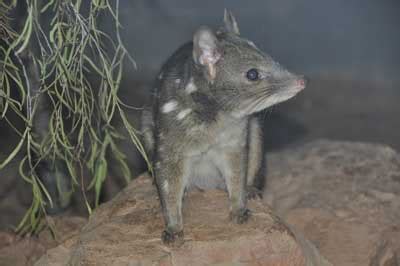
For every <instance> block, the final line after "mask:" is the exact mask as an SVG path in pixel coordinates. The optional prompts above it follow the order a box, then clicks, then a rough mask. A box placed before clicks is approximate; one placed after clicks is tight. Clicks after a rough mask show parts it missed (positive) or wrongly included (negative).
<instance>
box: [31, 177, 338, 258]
mask: <svg viewBox="0 0 400 266" xmlns="http://www.w3.org/2000/svg"><path fill="white" fill-rule="evenodd" d="M249 207H250V209H251V210H252V216H251V218H250V220H249V222H248V223H246V224H244V225H236V224H233V223H231V222H230V221H229V219H228V216H229V214H228V212H229V206H228V200H227V195H226V193H225V192H222V191H206V192H200V191H194V192H191V193H189V195H188V197H187V198H186V199H185V202H184V210H183V211H184V221H185V242H184V244H183V245H182V246H181V247H167V246H165V245H163V244H162V243H161V240H160V236H161V232H162V230H163V221H162V216H161V211H160V206H159V201H158V198H157V193H156V189H155V187H154V186H153V185H152V181H151V180H150V179H149V178H148V177H145V176H142V177H139V178H138V179H136V180H135V181H133V182H131V184H130V185H129V186H128V187H127V188H125V189H124V190H123V191H122V192H121V193H119V194H118V195H117V196H116V197H115V198H114V199H113V200H111V201H110V202H107V203H105V204H103V205H101V206H100V207H99V208H98V209H97V210H96V211H95V212H94V213H93V214H92V216H91V217H90V220H89V222H88V223H87V224H86V225H85V226H84V227H83V229H82V230H81V232H80V234H79V236H78V237H75V238H74V239H70V240H69V241H66V242H64V243H62V244H61V245H59V246H58V247H56V248H54V249H50V250H48V251H47V252H46V254H45V255H44V256H43V257H42V258H41V259H40V260H39V261H38V262H37V263H36V264H35V265H69V264H71V265H174V266H177V265H282V266H283V265H331V264H329V263H328V262H327V261H326V260H325V259H324V258H322V257H321V256H320V255H319V253H318V251H317V250H316V248H315V247H314V246H313V245H312V244H311V243H310V242H309V241H308V240H306V239H305V238H304V237H303V236H302V235H301V234H299V233H297V232H295V231H293V230H291V229H290V228H289V227H288V226H287V225H286V224H285V223H284V222H282V221H281V220H280V219H279V218H278V217H277V216H275V215H274V214H273V213H272V212H271V210H270V208H269V207H268V206H267V205H265V204H263V203H262V202H261V201H251V202H250V203H249Z"/></svg>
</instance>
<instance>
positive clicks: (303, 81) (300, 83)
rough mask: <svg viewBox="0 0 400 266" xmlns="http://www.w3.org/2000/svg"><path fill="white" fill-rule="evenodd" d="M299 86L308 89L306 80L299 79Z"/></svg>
mask: <svg viewBox="0 0 400 266" xmlns="http://www.w3.org/2000/svg"><path fill="white" fill-rule="evenodd" d="M297 86H299V87H302V88H305V87H306V82H305V80H304V79H298V80H297Z"/></svg>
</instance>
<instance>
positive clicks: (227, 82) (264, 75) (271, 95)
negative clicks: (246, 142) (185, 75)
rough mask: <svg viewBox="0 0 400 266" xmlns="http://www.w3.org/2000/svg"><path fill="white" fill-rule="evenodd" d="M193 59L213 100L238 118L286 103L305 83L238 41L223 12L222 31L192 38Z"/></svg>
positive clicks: (235, 28)
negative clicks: (205, 81)
mask: <svg viewBox="0 0 400 266" xmlns="http://www.w3.org/2000/svg"><path fill="white" fill-rule="evenodd" d="M193 59H194V62H195V66H196V68H197V69H199V71H198V72H199V73H200V74H199V76H200V77H199V78H201V79H205V80H207V82H208V84H210V86H209V89H210V90H211V93H212V94H213V98H214V99H215V100H216V101H217V102H218V103H219V104H220V105H221V108H223V109H224V110H226V111H229V112H231V113H232V114H233V115H235V116H237V117H241V116H246V115H249V114H251V113H254V112H258V111H261V110H263V109H265V108H268V107H270V106H272V105H274V104H277V103H280V102H283V101H286V100H288V99H290V98H292V97H293V96H295V95H296V94H297V93H298V92H300V91H301V90H303V89H304V88H305V85H306V81H305V79H304V78H303V77H302V76H298V75H295V74H293V73H290V72H289V71H287V70H286V69H285V68H283V67H282V66H281V65H279V64H278V63H277V62H275V61H274V60H273V59H272V58H271V57H270V56H269V55H267V54H265V53H263V52H262V51H260V50H259V49H258V48H257V47H256V46H255V45H254V43H253V42H251V41H249V40H246V39H244V38H241V37H240V35H239V28H238V25H237V22H236V20H235V18H234V17H233V15H232V14H231V13H230V12H228V11H226V10H225V14H224V27H223V28H222V29H221V30H219V31H217V32H214V31H212V30H211V29H210V28H208V27H204V26H203V27H200V28H199V29H198V30H197V31H196V33H195V34H194V37H193Z"/></svg>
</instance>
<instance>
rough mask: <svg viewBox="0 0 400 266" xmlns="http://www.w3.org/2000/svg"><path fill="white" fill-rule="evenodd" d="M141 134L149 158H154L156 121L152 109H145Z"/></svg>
mask: <svg viewBox="0 0 400 266" xmlns="http://www.w3.org/2000/svg"><path fill="white" fill-rule="evenodd" d="M141 132H142V134H143V142H144V146H145V149H146V152H147V155H148V156H149V158H152V157H153V151H154V120H153V113H152V111H151V109H147V108H145V109H143V112H142V119H141Z"/></svg>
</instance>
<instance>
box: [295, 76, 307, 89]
mask: <svg viewBox="0 0 400 266" xmlns="http://www.w3.org/2000/svg"><path fill="white" fill-rule="evenodd" d="M307 83H308V79H307V78H306V77H304V76H300V77H299V78H297V79H296V81H295V84H296V87H298V88H299V89H301V90H303V89H304V88H305V87H306V86H307Z"/></svg>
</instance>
